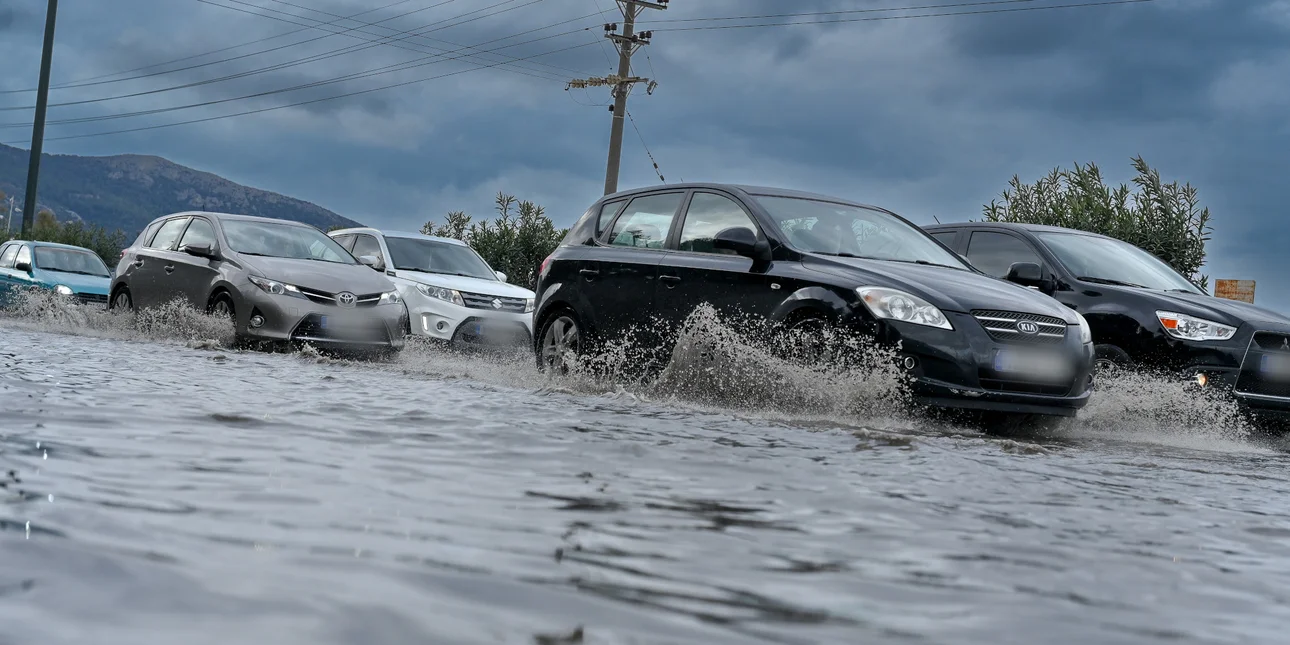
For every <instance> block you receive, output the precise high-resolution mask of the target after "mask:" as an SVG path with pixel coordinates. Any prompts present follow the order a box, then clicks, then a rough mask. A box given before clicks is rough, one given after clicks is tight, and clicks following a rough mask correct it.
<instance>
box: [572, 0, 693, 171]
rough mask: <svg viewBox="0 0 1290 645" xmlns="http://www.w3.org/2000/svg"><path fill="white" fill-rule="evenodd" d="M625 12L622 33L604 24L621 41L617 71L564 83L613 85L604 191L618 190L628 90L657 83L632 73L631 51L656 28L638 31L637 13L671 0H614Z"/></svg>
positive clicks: (607, 33) (650, 89)
mask: <svg viewBox="0 0 1290 645" xmlns="http://www.w3.org/2000/svg"><path fill="white" fill-rule="evenodd" d="M615 1H616V2H617V3H618V8H619V9H620V10H622V12H623V33H621V34H619V33H617V32H618V25H616V24H607V25H605V38H608V39H610V40H612V41H614V42H615V43H616V44H617V45H618V73H617V74H615V75H613V76H606V77H603V78H587V79H578V80H576V81H570V82H569V85H568V86H567V87H565V89H566V90H568V89H569V88H570V87H578V88H583V87H592V86H599V85H613V86H614V105H613V106H612V107H610V108H609V111H610V112H613V114H614V121H613V127H612V129H611V130H610V134H609V161H608V162H607V163H606V164H605V194H606V195H608V194H610V193H614V192H618V166H619V162H620V160H621V158H622V152H623V119H624V118H625V117H626V115H627V94H628V92H629V91H631V86H632V85H633V84H635V83H648V84H649V85H648V89H647V90H646V93H649V94H652V93H653V92H654V88H655V87H656V86H657V85H658V83H657V82H656V81H652V80H650V79H648V78H642V77H639V76H631V73H632V54H635V53H636V50H638V49H640V48H641V47H642V46H644V45H648V44H649V41H650V38H651V37H652V36H653V35H654V34H653V32H650V31H643V32H641V33H639V34H638V33H636V17H637V16H639V15H640V13H641V11H642V10H643V9H646V8H649V9H667V3H668V1H669V0H658V1H657V2H647V1H646V0H615Z"/></svg>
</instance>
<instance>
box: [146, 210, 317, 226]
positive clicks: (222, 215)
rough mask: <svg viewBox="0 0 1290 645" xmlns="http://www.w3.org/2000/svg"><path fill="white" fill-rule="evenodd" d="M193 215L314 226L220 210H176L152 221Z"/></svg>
mask: <svg viewBox="0 0 1290 645" xmlns="http://www.w3.org/2000/svg"><path fill="white" fill-rule="evenodd" d="M193 215H204V216H206V217H210V218H214V219H218V220H238V221H245V222H264V223H267V224H293V225H295V226H304V227H307V228H314V227H313V226H311V225H309V224H306V223H304V222H297V221H295V220H290V219H279V218H276V217H260V216H259V215H242V214H240V213H221V212H218V211H182V212H178V213H169V214H166V215H162V216H160V217H157V218H154V219H153V220H152V221H154V222H155V221H157V220H162V219H170V218H172V217H191V216H193Z"/></svg>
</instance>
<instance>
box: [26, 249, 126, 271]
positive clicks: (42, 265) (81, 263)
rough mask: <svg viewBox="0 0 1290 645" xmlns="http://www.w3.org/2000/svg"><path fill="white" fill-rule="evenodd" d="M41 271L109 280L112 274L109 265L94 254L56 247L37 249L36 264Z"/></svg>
mask: <svg viewBox="0 0 1290 645" xmlns="http://www.w3.org/2000/svg"><path fill="white" fill-rule="evenodd" d="M34 266H36V267H37V268H39V269H43V270H45V271H57V272H59V273H78V274H81V275H92V276H97V277H100V278H108V277H111V276H112V273H111V272H110V271H108V268H107V265H106V264H103V260H102V259H101V258H99V256H97V255H95V254H94V253H92V252H90V251H87V250H84V249H64V248H61V247H56V246H41V247H37V248H36V263H35V265H34Z"/></svg>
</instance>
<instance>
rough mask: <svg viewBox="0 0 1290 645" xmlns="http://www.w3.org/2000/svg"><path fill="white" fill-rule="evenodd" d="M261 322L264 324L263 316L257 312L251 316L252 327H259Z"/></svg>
mask: <svg viewBox="0 0 1290 645" xmlns="http://www.w3.org/2000/svg"><path fill="white" fill-rule="evenodd" d="M263 324H264V316H261V315H259V314H256V315H254V316H251V326H252V327H259V326H260V325H263Z"/></svg>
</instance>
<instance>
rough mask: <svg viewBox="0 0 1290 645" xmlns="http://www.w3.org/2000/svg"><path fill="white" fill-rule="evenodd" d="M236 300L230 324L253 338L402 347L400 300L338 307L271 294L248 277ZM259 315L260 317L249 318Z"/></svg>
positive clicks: (349, 346) (403, 315)
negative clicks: (259, 321) (233, 320)
mask: <svg viewBox="0 0 1290 645" xmlns="http://www.w3.org/2000/svg"><path fill="white" fill-rule="evenodd" d="M240 300H241V302H236V303H234V304H235V308H236V317H237V321H236V330H237V334H238V336H240V337H243V338H247V339H254V340H269V341H289V342H302V343H309V344H311V345H315V346H320V347H332V348H346V349H402V347H403V345H404V339H403V330H404V327H405V326H406V324H407V315H408V313H407V308H406V307H404V305H403V303H397V304H383V305H380V304H378V305H371V306H364V307H355V308H353V309H344V308H341V307H338V306H335V305H326V304H321V303H316V302H313V301H311V300H309V299H307V298H301V297H296V296H290V295H273V294H268V293H265V292H264V291H262V290H261V289H260V288H259V287H256V286H255V285H253V284H250V283H248V284H247V285H246V287H245V288H244V289H242V290H241V299H240ZM255 316H259V317H261V318H263V320H264V322H263V323H262V324H260V325H259V326H254V325H252V324H251V320H252V318H253V317H255Z"/></svg>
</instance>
